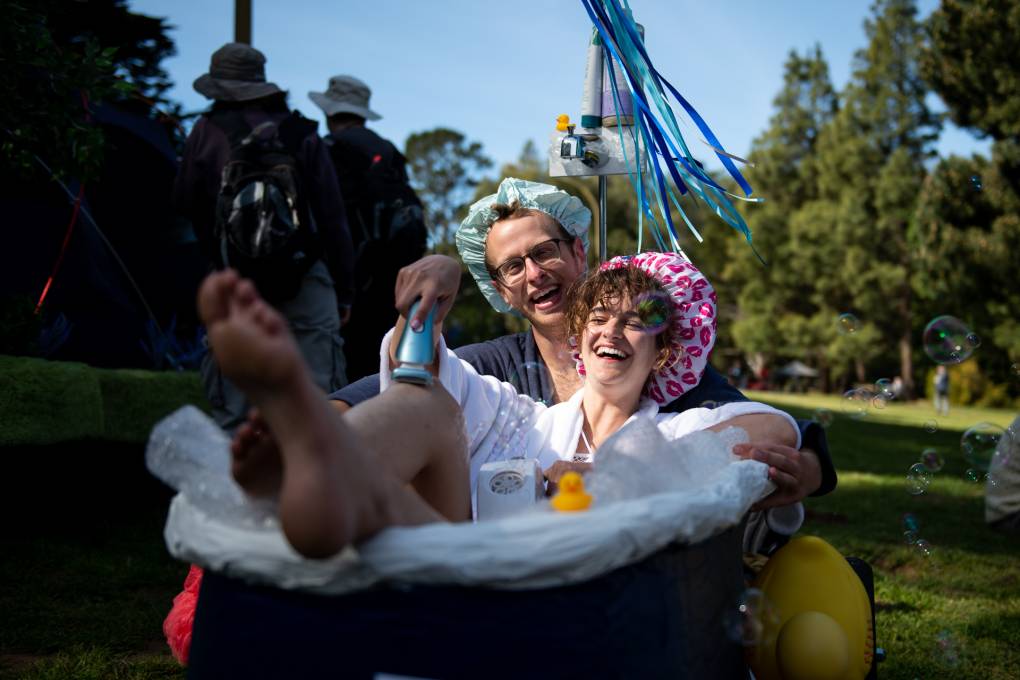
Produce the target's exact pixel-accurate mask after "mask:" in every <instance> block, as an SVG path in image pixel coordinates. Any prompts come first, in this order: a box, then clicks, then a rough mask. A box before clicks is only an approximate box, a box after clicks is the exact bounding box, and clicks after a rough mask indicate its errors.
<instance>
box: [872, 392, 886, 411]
mask: <svg viewBox="0 0 1020 680" xmlns="http://www.w3.org/2000/svg"><path fill="white" fill-rule="evenodd" d="M888 404H889V399H888V398H886V397H883V396H882V395H881V394H879V395H876V396H875V397H874V398H873V399H872V400H871V405H872V406H874V407H875V408H877V409H878V410H879V411H882V410H884V409H885V407H886V406H887V405H888Z"/></svg>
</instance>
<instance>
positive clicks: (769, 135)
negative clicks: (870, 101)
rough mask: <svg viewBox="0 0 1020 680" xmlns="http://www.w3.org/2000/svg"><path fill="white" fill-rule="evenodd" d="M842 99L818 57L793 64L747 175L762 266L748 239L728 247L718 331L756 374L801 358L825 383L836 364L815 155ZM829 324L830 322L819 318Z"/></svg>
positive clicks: (794, 58) (794, 59)
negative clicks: (729, 336)
mask: <svg viewBox="0 0 1020 680" xmlns="http://www.w3.org/2000/svg"><path fill="white" fill-rule="evenodd" d="M837 104H838V102H837V98H836V93H835V91H834V90H833V87H832V83H831V82H830V80H829V68H828V64H827V63H826V61H825V58H824V56H823V55H822V52H821V49H820V48H819V47H817V46H816V47H815V48H814V49H813V50H812V51H810V52H808V53H806V54H805V55H804V56H803V57H801V56H799V55H798V54H797V53H796V52H791V53H790V55H789V57H788V58H787V61H786V64H785V67H784V75H783V87H782V89H781V90H780V92H779V93H778V94H777V95H776V98H775V99H774V100H773V105H774V107H775V111H774V113H773V115H772V117H771V119H770V121H769V127H768V128H767V129H766V130H765V131H764V132H763V133H762V134H761V135H759V136H758V137H757V138H756V139H755V140H754V142H753V143H752V148H751V155H750V160H751V161H752V162H753V163H754V164H755V167H754V169H753V171H752V174H751V177H752V181H753V184H754V188H755V192H756V193H757V194H758V195H761V196H764V197H765V203H763V204H760V205H757V204H756V205H751V206H750V207H748V208H747V209H746V210H745V212H746V214H747V221H748V225H749V226H750V228H751V231H752V235H753V244H754V248H755V250H757V252H758V253H759V254H760V255H761V256H762V257H763V258H764V259H765V261H766V263H767V264H765V265H762V264H761V262H760V261H759V260H758V258H757V256H756V255H755V254H754V252H753V251H752V250H751V249H750V248H748V247H747V245H746V244H745V243H744V242H743V240H742V239H729V240H728V242H727V243H726V244H722V245H723V246H724V250H725V252H727V253H728V256H729V257H728V264H727V265H726V268H725V271H724V275H723V277H722V282H721V283H719V284H717V286H716V287H717V289H723V290H720V292H721V293H722V292H723V291H724V290H725V291H726V292H729V293H730V295H731V296H735V301H736V303H737V304H736V305H732V303H731V304H730V305H726V304H725V303H724V302H722V301H723V300H725V299H727V296H726V295H720V300H721V302H720V321H721V323H720V326H721V327H725V326H732V333H733V337H734V341H735V343H736V345H737V347H739V348H740V350H741V351H742V352H743V353H744V354H745V356H747V357H748V358H749V362H750V363H751V364H752V367H753V368H755V369H756V370H758V371H760V370H761V369H762V368H764V366H765V365H766V364H768V363H771V362H772V361H773V360H775V359H777V358H779V357H787V358H792V357H802V358H807V359H808V360H809V361H810V360H813V361H814V363H817V364H820V365H821V367H822V369H823V371H822V375H823V379H825V378H826V377H827V374H828V372H827V371H826V370H825V369H826V368H827V367H828V366H829V365H830V362H829V361H828V354H827V353H826V352H825V351H820V350H819V348H824V347H825V346H826V345H827V344H828V342H829V341H830V340H831V339H833V338H832V337H831V336H832V335H834V333H833V332H832V329H831V322H832V320H833V318H834V317H835V316H836V314H835V313H833V311H832V309H831V306H830V305H831V302H830V297H829V295H828V291H824V289H823V288H822V286H821V285H819V284H820V282H823V281H825V280H826V278H827V275H828V276H831V273H830V272H828V271H827V269H826V268H825V267H823V266H820V263H822V262H824V261H826V260H828V259H831V255H824V256H823V253H827V252H828V251H830V250H831V249H832V245H831V242H830V241H829V240H828V239H825V238H815V234H814V233H813V232H812V229H813V225H814V224H815V223H816V221H817V220H818V219H819V211H820V210H821V209H822V207H821V206H817V205H816V202H817V199H818V169H817V163H816V161H815V158H816V147H817V144H818V138H819V136H820V134H821V131H822V130H823V129H824V128H825V127H826V126H827V125H829V123H830V121H831V120H832V118H833V116H834V115H835V114H836V111H837V108H838V106H837ZM819 317H821V318H823V319H824V321H822V320H820V319H819Z"/></svg>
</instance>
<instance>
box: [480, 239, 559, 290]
mask: <svg viewBox="0 0 1020 680" xmlns="http://www.w3.org/2000/svg"><path fill="white" fill-rule="evenodd" d="M561 243H570V240H568V239H565V238H551V239H549V240H548V241H542V242H541V243H539V244H538V245H536V246H535V247H534V248H532V249H531V250H529V251H528V252H527V253H525V254H524V255H523V256H521V257H511V258H510V259H509V260H507V261H506V262H504V263H503V264H501V265H499V266H498V267H496V269H495V270H494V271H493V272H492V275H493V277H494V278H497V279H499V280H500V281H501V282H502V283H503V284H504V285H506V286H512V285H513V284H515V283H518V282H519V281H520V280H521V278H522V277H523V276H524V272H525V269H526V267H525V264H524V260H525V259H530V260H531V261H532V262H534V263H535V264H537V265H538V266H539V267H546V266H549V265H552V264H556V263H557V262H561V261H562V258H561V257H560V244H561Z"/></svg>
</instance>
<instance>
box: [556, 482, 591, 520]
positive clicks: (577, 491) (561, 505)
mask: <svg viewBox="0 0 1020 680" xmlns="http://www.w3.org/2000/svg"><path fill="white" fill-rule="evenodd" d="M549 503H550V504H552V506H553V508H555V509H556V510H559V511H560V512H578V511H580V510H587V509H588V506H590V505H591V494H590V493H588V492H586V491H585V490H584V480H583V479H581V475H579V474H577V473H576V472H568V473H566V474H565V475H563V476H562V477H560V483H559V490H558V491H557V492H556V495H555V496H553V499H552V500H551V501H549Z"/></svg>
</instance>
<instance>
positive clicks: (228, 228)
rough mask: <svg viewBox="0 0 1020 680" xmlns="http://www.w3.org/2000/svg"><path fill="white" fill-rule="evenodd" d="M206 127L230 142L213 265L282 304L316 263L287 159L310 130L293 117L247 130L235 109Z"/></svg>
mask: <svg viewBox="0 0 1020 680" xmlns="http://www.w3.org/2000/svg"><path fill="white" fill-rule="evenodd" d="M210 121H211V122H213V123H214V124H215V125H216V126H217V127H219V128H220V129H222V130H223V131H224V132H225V133H226V134H227V137H228V138H229V139H230V160H229V161H228V162H227V164H226V165H225V166H224V167H223V175H222V178H221V181H220V191H219V196H218V198H217V201H216V219H215V222H214V224H213V236H214V238H215V240H216V243H217V244H218V248H219V257H220V265H221V266H223V267H233V268H234V269H236V270H238V271H239V272H240V273H241V274H242V275H243V276H245V277H247V278H249V279H251V280H252V281H253V282H254V283H255V286H256V288H258V291H259V293H260V294H261V295H262V296H263V297H264V298H266V299H267V300H269V301H271V302H282V301H284V300H289V299H291V298H293V297H294V296H295V295H297V292H298V290H299V289H300V287H301V281H302V279H303V278H304V276H305V274H306V273H307V272H308V270H309V269H310V268H311V266H312V265H313V264H315V262H316V261H317V260H319V259H320V258H321V257H322V247H321V245H320V244H319V239H318V236H317V229H316V227H315V221H314V218H313V217H312V213H311V210H310V209H309V206H308V200H307V196H306V189H305V188H304V186H303V185H302V177H301V173H300V172H299V170H298V167H297V161H296V158H295V156H296V150H297V149H298V148H299V147H300V144H301V142H302V141H303V140H304V139H305V137H307V136H308V135H309V134H314V132H315V129H316V125H315V123H313V122H312V121H310V120H307V119H305V118H303V117H301V116H300V114H297V113H293V114H291V115H290V116H288V117H287V118H285V119H284V120H283V121H281V122H280V123H279V124H277V123H274V122H269V121H267V122H265V123H262V124H261V125H259V126H257V127H256V128H254V129H252V127H251V126H250V125H249V124H248V122H247V121H246V120H245V118H244V115H243V114H242V113H241V112H240V111H225V112H220V113H216V114H214V115H213V116H212V117H211V118H210Z"/></svg>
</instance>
